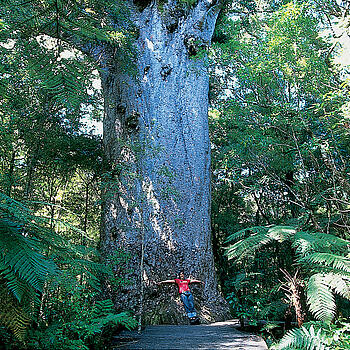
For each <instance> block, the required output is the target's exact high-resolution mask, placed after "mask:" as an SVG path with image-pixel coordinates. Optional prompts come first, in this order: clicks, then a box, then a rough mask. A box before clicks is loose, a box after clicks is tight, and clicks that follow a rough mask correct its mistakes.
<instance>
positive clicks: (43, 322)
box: [0, 0, 350, 349]
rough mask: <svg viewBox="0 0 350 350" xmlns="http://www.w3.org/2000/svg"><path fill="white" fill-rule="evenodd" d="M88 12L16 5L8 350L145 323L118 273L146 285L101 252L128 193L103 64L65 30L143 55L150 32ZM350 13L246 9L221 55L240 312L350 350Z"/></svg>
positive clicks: (228, 236) (217, 102) (216, 235)
mask: <svg viewBox="0 0 350 350" xmlns="http://www.w3.org/2000/svg"><path fill="white" fill-rule="evenodd" d="M67 3H68V2H67ZM73 3H74V4H75V6H76V7H73V6H72V7H71V8H69V7H68V5H67V6H66V5H64V4H63V3H61V1H42V2H41V6H42V8H40V6H39V7H35V6H33V7H31V6H30V5H27V7H25V6H24V7H21V6H20V3H19V2H17V1H14V0H11V1H7V2H6V3H5V2H1V6H2V9H3V10H4V11H3V13H2V14H1V17H0V42H1V45H0V96H1V99H0V118H1V125H0V167H1V173H0V233H1V236H0V246H1V251H0V282H1V283H0V294H1V301H0V304H1V308H0V309H1V310H0V324H1V326H0V338H1V339H3V343H4V344H6V347H7V348H11V347H12V348H18V347H24V348H33V349H41V348H42V349H53V348H54V349H77V348H82V349H83V348H92V347H96V348H98V347H100V348H103V347H104V346H105V345H106V344H108V341H109V340H110V337H111V335H112V334H113V332H114V330H115V327H116V326H117V327H118V326H119V325H124V326H126V327H129V328H131V327H134V326H135V324H136V322H135V320H134V319H133V318H131V317H130V315H129V314H128V313H127V312H126V311H127V310H115V309H114V306H113V303H112V302H111V300H110V299H109V296H108V295H106V289H104V288H102V284H103V282H102V281H103V280H104V279H105V278H106V276H107V275H108V280H109V281H112V282H113V284H114V285H113V288H114V289H115V290H116V289H118V288H119V287H120V285H121V283H133V282H132V281H123V282H121V281H120V280H119V279H118V264H120V265H121V262H122V261H123V260H125V259H128V257H127V256H125V255H123V252H116V253H115V254H114V255H113V256H112V257H111V260H110V261H102V260H101V258H100V256H99V252H98V243H99V227H100V215H101V210H102V205H103V200H104V198H105V196H108V195H109V193H110V192H113V191H114V190H117V186H118V184H117V183H116V182H115V181H114V180H113V177H112V175H111V169H110V167H109V162H108V160H107V159H106V157H105V154H104V149H103V147H102V143H101V136H100V135H99V133H97V132H95V131H94V130H93V129H92V128H91V125H93V124H94V123H96V122H97V121H100V120H101V118H102V105H103V101H102V99H101V95H100V91H99V89H98V88H96V81H97V73H96V67H95V66H94V64H93V62H91V60H90V59H89V57H87V56H85V55H84V54H83V53H82V52H78V51H77V50H73V49H72V47H70V46H69V44H67V42H65V40H64V38H60V35H59V34H60V26H62V27H69V28H71V30H75V31H79V32H80V33H81V34H80V35H81V37H82V38H83V37H84V36H85V37H96V38H98V40H109V41H111V42H113V43H114V44H115V45H116V46H118V47H124V48H125V51H126V52H127V55H126V56H127V57H122V58H121V59H128V60H132V57H133V55H134V54H137V53H135V52H133V51H132V47H131V45H132V39H133V37H134V34H135V33H134V29H133V27H132V26H130V23H126V22H127V21H126V20H125V8H124V7H123V6H119V7H118V6H117V5H115V8H114V12H113V15H114V16H116V17H117V18H118V19H119V21H120V22H121V23H122V24H123V23H124V22H123V21H124V20H125V23H124V24H125V25H122V24H121V26H120V28H118V30H119V29H120V31H116V30H115V28H110V27H109V26H108V20H106V22H107V23H106V24H105V25H104V26H102V27H101V26H99V25H97V23H100V22H99V21H100V18H97V16H95V15H96V13H95V12H94V10H92V9H91V8H90V5H89V4H88V3H89V2H88V1H87V2H86V4H84V5H81V6H83V7H84V16H82V17H79V15H78V14H77V13H78V7H79V6H78V3H76V2H72V4H73ZM97 3H98V4H100V9H101V13H103V10H104V9H105V7H106V6H107V5H106V4H105V3H106V2H105V1H96V4H97ZM181 3H182V2H181ZM28 4H30V2H28ZM96 4H95V5H96ZM182 5H183V4H182ZM186 6H191V4H188V5H186ZM58 8H59V9H58ZM348 11H349V5H348V4H347V3H346V2H342V1H333V0H315V1H312V0H310V1H294V2H289V1H266V2H257V1H253V0H244V1H239V2H232V3H228V4H227V5H226V7H225V9H224V10H223V11H222V13H221V15H220V19H219V23H218V25H217V27H216V30H215V33H214V40H213V45H212V47H211V48H210V49H209V50H208V54H209V58H210V61H209V68H210V73H211V90H210V102H211V109H210V113H209V122H210V129H211V141H212V189H213V191H212V232H213V244H214V254H215V257H216V265H217V270H218V272H219V276H220V280H221V284H222V291H223V293H224V294H225V296H226V298H227V300H228V302H229V303H230V305H231V311H232V314H233V317H237V318H239V319H240V321H241V324H242V326H247V325H251V326H252V325H259V326H261V325H262V327H263V328H261V327H260V328H259V330H260V331H262V332H263V334H264V336H265V338H266V339H267V340H268V341H269V343H270V344H271V345H272V344H274V345H272V346H274V347H276V348H279V349H290V348H292V349H323V348H329V349H348V348H349V347H350V334H349V331H350V321H349V317H350V314H349V310H350V302H349V299H350V260H349V233H350V230H349V227H350V221H349V218H350V216H349V211H350V199H349V198H350V197H349V196H350V175H349V174H350V169H349V166H350V165H349V164H350V163H349V157H350V138H349V136H350V125H349V106H350V95H349V66H348V65H346V64H337V63H336V58H337V55H338V54H339V52H341V50H342V49H343V45H344V41H342V40H344V38H345V39H346V38H348V37H349V33H348V30H349V29H348V26H349V25H348V24H349V20H350V19H349V13H348ZM106 18H107V17H106ZM42 28H44V29H45V32H46V33H47V34H46V35H42V34H40V33H41V31H40V30H39V29H42ZM128 31H129V32H128ZM49 35H50V36H49ZM339 38H340V39H339ZM337 40H338V41H337ZM201 54H202V53H201ZM203 54H205V52H203ZM194 59H196V58H194ZM109 287H110V286H109ZM262 321H264V322H262ZM282 321H283V323H282ZM281 324H282V327H281ZM281 328H283V329H282V330H281ZM283 334H284V337H283V338H282V340H281V341H280V342H279V343H278V341H279V339H280V338H281V337H282V335H283ZM277 343H278V344H277Z"/></svg>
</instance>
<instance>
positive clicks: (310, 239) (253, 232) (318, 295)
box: [227, 226, 350, 323]
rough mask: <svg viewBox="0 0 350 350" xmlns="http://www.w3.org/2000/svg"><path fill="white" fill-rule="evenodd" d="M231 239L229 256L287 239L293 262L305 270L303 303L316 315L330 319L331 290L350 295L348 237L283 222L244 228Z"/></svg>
mask: <svg viewBox="0 0 350 350" xmlns="http://www.w3.org/2000/svg"><path fill="white" fill-rule="evenodd" d="M247 233H250V235H248V236H246V235H247ZM234 240H238V241H237V242H234V243H233V244H232V245H230V246H229V247H228V248H227V255H228V257H229V258H230V259H232V258H238V259H242V258H244V257H246V256H249V255H250V254H251V255H252V254H254V253H255V252H256V251H258V250H260V249H262V248H263V247H264V246H266V245H267V244H269V243H270V242H272V241H276V242H280V243H282V242H285V241H288V242H290V243H291V246H292V248H294V249H295V252H296V256H295V262H296V264H298V265H299V266H300V267H302V269H303V271H304V272H305V274H306V280H305V282H306V295H307V305H308V307H309V309H310V311H311V313H312V314H313V315H314V316H315V318H316V319H318V320H321V321H324V322H326V323H330V322H331V321H332V320H333V318H334V316H335V314H336V303H335V296H334V294H338V295H340V296H342V297H344V298H346V299H350V274H349V273H350V259H349V258H348V252H349V241H347V240H344V239H341V238H339V237H336V236H333V235H330V234H325V233H319V232H301V231H299V232H298V231H297V230H296V229H295V228H293V227H285V226H275V227H266V228H262V227H254V228H251V229H249V228H248V229H245V230H242V231H239V232H237V233H236V234H233V235H231V236H230V237H229V238H228V241H229V242H232V241H234Z"/></svg>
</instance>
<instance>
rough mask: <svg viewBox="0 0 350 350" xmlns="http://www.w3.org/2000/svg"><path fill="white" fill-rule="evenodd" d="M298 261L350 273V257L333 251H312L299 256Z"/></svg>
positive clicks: (310, 265)
mask: <svg viewBox="0 0 350 350" xmlns="http://www.w3.org/2000/svg"><path fill="white" fill-rule="evenodd" d="M298 263H300V264H304V265H307V266H308V268H310V267H311V268H312V266H315V267H316V266H317V267H318V268H322V267H327V268H329V269H332V270H333V271H339V272H342V273H344V274H350V259H349V258H346V257H344V256H339V255H336V254H332V253H311V254H308V255H306V256H304V257H302V258H299V259H298Z"/></svg>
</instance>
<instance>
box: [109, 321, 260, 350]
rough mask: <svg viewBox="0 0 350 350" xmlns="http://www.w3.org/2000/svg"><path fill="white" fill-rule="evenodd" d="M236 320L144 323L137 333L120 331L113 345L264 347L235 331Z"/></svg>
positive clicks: (159, 349) (143, 349)
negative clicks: (165, 323)
mask: <svg viewBox="0 0 350 350" xmlns="http://www.w3.org/2000/svg"><path fill="white" fill-rule="evenodd" d="M237 325H238V324H237V322H236V321H225V322H217V323H212V324H207V325H198V326H190V325H189V326H175V325H174V326H173V325H162V326H147V327H146V328H145V329H144V330H143V331H142V333H141V334H140V335H138V333H137V332H127V331H124V332H122V334H121V335H120V336H119V337H118V338H119V341H122V340H123V338H124V340H127V338H129V340H131V338H134V340H133V341H129V342H127V343H126V342H124V343H122V342H120V343H119V345H116V346H114V347H113V349H114V350H117V349H125V350H126V349H139V350H151V349H152V350H163V349H168V350H177V349H179V350H180V349H181V350H183V349H191V350H192V349H201V350H204V349H207V350H211V349H222V350H226V349H227V350H228V349H230V350H231V349H235V350H263V349H267V346H266V343H265V341H264V340H263V339H262V338H261V337H259V336H257V335H254V334H251V333H243V332H240V331H238V330H237V329H236V328H235V327H237Z"/></svg>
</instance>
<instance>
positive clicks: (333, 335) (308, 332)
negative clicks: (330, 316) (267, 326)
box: [271, 322, 350, 350]
mask: <svg viewBox="0 0 350 350" xmlns="http://www.w3.org/2000/svg"><path fill="white" fill-rule="evenodd" d="M349 327H350V325H349V323H343V322H340V323H339V324H337V325H332V326H328V325H326V324H323V323H321V322H308V323H305V324H304V325H303V327H301V328H299V329H293V330H291V331H289V332H287V334H286V335H285V336H284V337H283V338H282V339H281V341H280V342H279V343H278V344H276V345H274V346H272V347H271V349H275V350H284V349H309V350H321V349H330V350H345V349H348V348H349V345H350V336H349Z"/></svg>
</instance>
